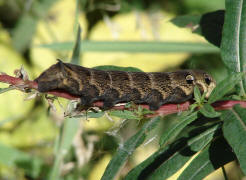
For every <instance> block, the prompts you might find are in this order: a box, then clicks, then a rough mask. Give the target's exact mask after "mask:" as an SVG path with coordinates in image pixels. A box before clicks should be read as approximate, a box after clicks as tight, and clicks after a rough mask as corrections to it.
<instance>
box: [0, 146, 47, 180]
mask: <svg viewBox="0 0 246 180" xmlns="http://www.w3.org/2000/svg"><path fill="white" fill-rule="evenodd" d="M0 164H2V165H6V166H9V167H19V168H21V169H24V171H25V173H26V175H29V176H31V177H32V178H34V179H36V178H37V177H38V175H39V174H40V171H41V168H42V165H43V162H42V160H41V159H39V158H37V157H32V156H30V155H29V154H26V153H24V152H21V151H19V150H16V149H14V148H11V147H7V146H5V145H3V144H0Z"/></svg>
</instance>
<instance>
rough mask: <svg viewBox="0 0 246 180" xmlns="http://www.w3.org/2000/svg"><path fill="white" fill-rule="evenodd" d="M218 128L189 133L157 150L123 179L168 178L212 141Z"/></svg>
mask: <svg viewBox="0 0 246 180" xmlns="http://www.w3.org/2000/svg"><path fill="white" fill-rule="evenodd" d="M218 128H219V126H218V125H217V124H216V125H212V126H208V127H206V128H203V129H201V128H198V129H197V131H194V130H193V131H191V132H190V133H189V136H188V137H182V138H180V139H178V140H177V141H175V142H173V143H172V144H170V145H169V146H168V147H165V148H161V149H159V150H158V151H157V152H155V153H154V154H153V155H151V156H150V157H149V158H148V159H146V160H145V161H143V162H142V163H141V164H139V165H138V166H137V167H135V168H134V169H133V170H131V171H130V172H129V173H128V175H127V176H126V178H125V179H126V180H135V179H136V180H137V179H155V180H158V179H161V180H163V179H166V178H168V177H170V176H171V175H172V174H174V173H175V172H176V171H178V170H179V169H180V168H181V167H182V166H183V165H184V164H185V163H186V162H187V161H188V160H189V159H190V158H191V157H192V156H193V155H194V154H196V153H197V152H198V151H200V150H201V149H203V148H204V147H205V146H206V145H207V144H208V143H209V142H210V141H211V140H212V139H213V137H214V135H215V133H216V132H217V129H218Z"/></svg>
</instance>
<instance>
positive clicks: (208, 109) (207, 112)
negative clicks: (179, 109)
mask: <svg viewBox="0 0 246 180" xmlns="http://www.w3.org/2000/svg"><path fill="white" fill-rule="evenodd" d="M199 112H201V113H202V114H203V115H204V116H205V117H208V118H215V117H219V116H220V115H221V113H219V112H216V111H215V110H214V108H213V107H212V106H211V105H209V104H204V105H203V106H202V107H201V109H200V110H199Z"/></svg>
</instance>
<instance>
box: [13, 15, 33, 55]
mask: <svg viewBox="0 0 246 180" xmlns="http://www.w3.org/2000/svg"><path fill="white" fill-rule="evenodd" d="M37 20H38V19H37V18H35V17H34V16H33V15H29V14H24V15H23V16H22V17H21V18H20V20H19V22H18V23H17V26H16V28H15V29H14V31H13V39H12V42H13V46H14V48H15V49H16V50H17V51H19V52H23V51H25V50H26V48H27V47H28V46H29V45H30V43H31V40H32V37H33V35H34V33H35V32H36V26H37ZM27 27H28V28H27Z"/></svg>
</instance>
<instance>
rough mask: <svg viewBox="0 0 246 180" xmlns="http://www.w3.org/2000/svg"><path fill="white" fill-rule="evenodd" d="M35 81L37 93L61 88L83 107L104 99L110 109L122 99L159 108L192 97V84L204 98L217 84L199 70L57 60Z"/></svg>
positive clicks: (106, 106)
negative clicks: (131, 68)
mask: <svg viewBox="0 0 246 180" xmlns="http://www.w3.org/2000/svg"><path fill="white" fill-rule="evenodd" d="M35 81H36V82H37V84H38V91H40V92H48V91H51V90H62V91H65V92H67V93H69V94H72V95H77V96H79V97H80V98H81V102H80V103H81V105H82V106H83V107H86V108H89V107H91V106H92V104H93V102H95V101H103V109H110V108H112V107H113V106H114V105H115V104H117V103H121V102H134V103H136V104H148V105H149V109H150V110H158V109H159V108H160V106H161V105H163V104H167V103H182V102H185V101H187V100H189V99H191V98H192V97H193V91H194V87H195V85H196V86H198V88H199V90H200V91H201V92H202V93H206V98H208V96H209V95H210V93H211V91H212V90H213V89H214V87H215V86H216V83H215V81H214V80H213V78H212V77H211V76H210V75H209V74H208V73H206V72H204V71H202V70H180V71H176V72H150V73H145V72H125V71H103V70H97V69H93V68H85V67H82V66H78V65H74V64H69V63H63V62H62V61H60V60H59V62H58V63H56V64H54V65H52V66H51V67H49V68H48V69H47V70H45V71H44V72H43V73H41V74H40V76H39V77H38V78H36V79H35Z"/></svg>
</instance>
